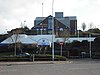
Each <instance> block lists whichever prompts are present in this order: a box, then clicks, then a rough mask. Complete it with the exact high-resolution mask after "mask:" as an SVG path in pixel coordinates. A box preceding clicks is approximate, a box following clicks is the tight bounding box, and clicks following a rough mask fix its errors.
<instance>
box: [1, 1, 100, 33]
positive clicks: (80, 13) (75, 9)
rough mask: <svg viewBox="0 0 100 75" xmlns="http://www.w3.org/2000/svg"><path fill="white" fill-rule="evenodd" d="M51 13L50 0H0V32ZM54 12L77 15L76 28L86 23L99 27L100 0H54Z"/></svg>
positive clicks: (27, 23)
mask: <svg viewBox="0 0 100 75" xmlns="http://www.w3.org/2000/svg"><path fill="white" fill-rule="evenodd" d="M42 3H43V16H44V17H47V16H48V15H51V14H52V0H0V33H5V32H6V31H9V30H11V29H14V28H17V27H21V23H24V21H25V20H26V23H25V24H26V25H27V26H28V27H29V28H31V27H32V26H34V19H35V18H36V17H42ZM54 12H64V16H77V21H78V28H79V29H81V24H82V23H83V22H85V23H86V25H87V29H88V28H89V24H90V23H93V27H98V28H100V22H99V20H100V0H54Z"/></svg>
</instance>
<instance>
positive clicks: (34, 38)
mask: <svg viewBox="0 0 100 75" xmlns="http://www.w3.org/2000/svg"><path fill="white" fill-rule="evenodd" d="M53 38H54V42H57V41H59V42H64V40H65V38H55V36H54V37H53ZM15 39H16V35H15V34H14V35H12V36H11V37H9V38H7V39H6V40H4V41H3V42H1V44H12V43H15ZM94 39H95V37H91V39H90V38H89V37H80V38H78V37H74V38H66V42H68V43H71V42H73V41H75V40H77V41H80V42H81V41H83V40H87V41H94ZM44 40H45V42H44ZM17 42H21V43H23V44H34V43H35V44H47V45H48V43H51V42H52V35H26V34H19V35H18V39H17Z"/></svg>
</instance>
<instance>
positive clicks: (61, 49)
mask: <svg viewBox="0 0 100 75" xmlns="http://www.w3.org/2000/svg"><path fill="white" fill-rule="evenodd" d="M60 55H61V56H62V45H61V54H60Z"/></svg>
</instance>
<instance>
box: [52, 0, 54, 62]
mask: <svg viewBox="0 0 100 75" xmlns="http://www.w3.org/2000/svg"><path fill="white" fill-rule="evenodd" d="M53 6H54V0H52V61H54V18H53Z"/></svg>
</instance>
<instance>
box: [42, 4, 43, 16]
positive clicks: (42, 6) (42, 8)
mask: <svg viewBox="0 0 100 75" xmlns="http://www.w3.org/2000/svg"><path fill="white" fill-rule="evenodd" d="M42 17H43V3H42Z"/></svg>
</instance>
